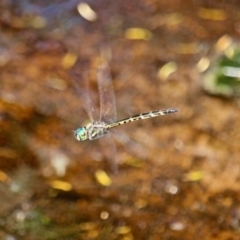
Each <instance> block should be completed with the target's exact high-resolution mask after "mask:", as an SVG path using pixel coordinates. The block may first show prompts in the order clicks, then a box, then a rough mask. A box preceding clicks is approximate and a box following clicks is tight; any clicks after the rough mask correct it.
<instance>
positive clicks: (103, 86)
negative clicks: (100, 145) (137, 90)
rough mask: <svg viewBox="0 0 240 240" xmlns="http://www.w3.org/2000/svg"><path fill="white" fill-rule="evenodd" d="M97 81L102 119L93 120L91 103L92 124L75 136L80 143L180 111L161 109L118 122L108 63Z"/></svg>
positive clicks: (79, 130)
mask: <svg viewBox="0 0 240 240" xmlns="http://www.w3.org/2000/svg"><path fill="white" fill-rule="evenodd" d="M97 79H98V90H99V95H100V117H99V120H96V119H93V118H92V115H93V114H92V110H93V109H94V108H93V107H92V106H90V105H91V102H89V104H88V107H87V109H86V110H87V112H88V115H89V116H90V118H91V122H90V123H89V124H87V125H86V126H83V127H80V128H78V129H77V130H76V131H75V132H74V136H75V138H76V139H77V140H78V141H85V140H95V139H98V138H101V137H103V136H104V135H105V134H107V133H108V132H109V130H110V129H111V128H115V127H117V126H120V125H123V124H127V123H130V122H134V121H138V120H143V119H148V118H153V117H158V116H163V115H167V114H171V113H175V112H178V111H179V109H178V108H168V109H161V110H156V111H151V112H147V113H141V114H138V115H135V116H132V117H129V118H125V119H123V120H120V121H116V116H117V114H116V101H115V94H114V90H113V85H112V80H111V77H110V74H109V68H108V64H107V63H103V64H101V66H100V67H99V71H98V76H97ZM91 109H92V110H91Z"/></svg>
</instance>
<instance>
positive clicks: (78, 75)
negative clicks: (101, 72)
mask: <svg viewBox="0 0 240 240" xmlns="http://www.w3.org/2000/svg"><path fill="white" fill-rule="evenodd" d="M83 69H84V67H81V66H80V64H78V69H73V71H72V72H71V77H72V82H73V84H74V87H75V90H76V91H77V93H78V95H80V96H81V99H82V101H83V107H84V109H85V111H86V112H87V114H88V116H89V118H90V119H91V121H92V122H93V121H96V120H97V119H98V111H97V110H96V109H97V108H96V106H95V104H94V103H93V101H92V99H91V97H90V95H91V94H90V89H89V81H88V80H89V79H88V73H87V71H86V69H84V70H83ZM80 86H81V87H80Z"/></svg>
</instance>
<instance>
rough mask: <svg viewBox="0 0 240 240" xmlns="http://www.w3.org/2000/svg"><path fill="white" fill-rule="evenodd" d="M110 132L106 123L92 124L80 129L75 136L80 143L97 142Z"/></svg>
mask: <svg viewBox="0 0 240 240" xmlns="http://www.w3.org/2000/svg"><path fill="white" fill-rule="evenodd" d="M107 132H108V127H107V124H106V123H105V122H100V121H98V122H92V123H89V124H88V125H86V126H84V127H80V128H78V129H77V130H76V131H75V133H74V136H75V138H76V139H77V140H78V141H85V140H95V139H98V138H100V137H102V136H103V135H105V134H106V133H107Z"/></svg>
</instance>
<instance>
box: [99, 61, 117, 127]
mask: <svg viewBox="0 0 240 240" xmlns="http://www.w3.org/2000/svg"><path fill="white" fill-rule="evenodd" d="M97 80H98V90H99V96H100V119H99V120H100V121H104V122H106V123H113V122H115V121H116V118H117V111H116V100H115V94H114V89H113V84H112V78H111V75H110V69H109V67H108V64H107V63H106V62H105V63H103V64H101V65H100V67H99V69H98V73H97Z"/></svg>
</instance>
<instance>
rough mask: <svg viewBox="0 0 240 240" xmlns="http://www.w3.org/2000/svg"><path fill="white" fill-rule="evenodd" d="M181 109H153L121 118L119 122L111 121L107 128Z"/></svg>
mask: <svg viewBox="0 0 240 240" xmlns="http://www.w3.org/2000/svg"><path fill="white" fill-rule="evenodd" d="M178 111H179V110H178V109H177V108H168V109H163V110H156V111H152V112H147V113H141V114H139V115H136V116H133V117H130V118H126V119H123V120H120V121H118V122H115V123H111V124H108V125H107V128H108V129H109V128H113V127H117V126H119V125H123V124H126V123H129V122H134V121H138V120H141V119H147V118H153V117H158V116H163V115H167V114H170V113H175V112H178Z"/></svg>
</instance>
